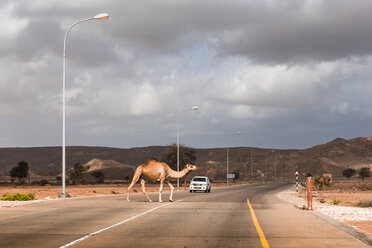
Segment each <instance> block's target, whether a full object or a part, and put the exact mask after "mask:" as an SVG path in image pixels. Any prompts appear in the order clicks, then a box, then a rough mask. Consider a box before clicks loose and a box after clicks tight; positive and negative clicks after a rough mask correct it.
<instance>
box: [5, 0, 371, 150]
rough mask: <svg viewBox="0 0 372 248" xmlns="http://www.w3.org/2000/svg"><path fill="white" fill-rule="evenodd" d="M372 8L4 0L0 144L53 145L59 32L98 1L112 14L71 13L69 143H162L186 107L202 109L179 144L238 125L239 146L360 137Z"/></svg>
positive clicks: (215, 139) (209, 139) (222, 137)
mask: <svg viewBox="0 0 372 248" xmlns="http://www.w3.org/2000/svg"><path fill="white" fill-rule="evenodd" d="M371 7H372V3H371V2H370V1H366V0H357V1H352V2H351V1H346V0H338V1H336V0H329V1H322V0H307V1H306V0H304V1H298V0H282V1H271V0H251V1H243V0H232V1H225V0H213V1H211V0H210V1H200V0H187V1H175V0H162V1H152V0H137V1H129V0H127V1H119V0H107V1H101V0H79V1H76V0H65V1H60V0H48V1H45V0H23V1H2V2H1V3H0V8H2V10H3V15H2V16H1V17H0V28H1V29H2V30H4V32H2V33H1V34H0V39H1V41H2V42H1V43H0V116H1V118H2V119H4V120H6V121H4V122H1V123H0V130H6V132H5V133H4V134H3V135H2V136H0V146H20V145H21V146H22V145H29V146H33V145H56V144H57V145H60V143H61V142H60V141H61V140H60V128H61V127H60V125H61V120H60V119H61V83H62V49H63V36H64V34H65V32H66V30H67V28H68V27H69V26H70V25H71V24H72V23H74V22H76V21H78V20H80V19H82V18H87V17H91V16H94V15H96V14H98V13H101V12H107V13H109V14H110V18H109V20H108V22H103V23H101V22H97V21H90V22H86V23H82V24H79V25H77V26H76V27H74V28H73V29H72V30H71V32H70V34H69V37H68V41H67V80H66V81H67V82H66V83H67V122H68V125H67V136H68V144H69V145H71V144H76V145H106V146H118V147H133V146H144V145H165V144H169V143H172V142H174V141H175V133H176V129H177V121H176V119H177V117H176V116H177V111H179V110H180V109H184V108H188V107H191V106H194V105H199V107H200V110H198V111H196V112H195V113H192V112H193V111H189V112H185V113H184V115H183V116H182V128H181V130H182V131H181V142H182V143H185V144H187V145H191V146H195V147H214V146H225V145H226V140H227V139H229V135H230V134H231V133H234V132H236V131H242V132H243V133H244V134H245V135H246V136H242V137H245V138H242V139H237V140H236V143H235V144H236V145H254V144H256V143H258V142H263V143H264V145H265V146H272V147H283V146H285V147H295V148H296V147H306V146H310V145H315V144H319V143H321V142H325V141H328V140H330V139H332V138H336V137H337V136H340V137H347V138H349V137H353V136H355V135H360V136H363V135H364V136H367V135H369V134H370V132H369V131H368V125H365V123H370V122H372V111H371V110H370V109H372V108H371V101H370V100H369V99H370V95H371V94H372V88H371V87H370V86H369V85H371V80H370V78H371V77H372V72H371V70H370V68H371V67H372V57H371V56H370V54H371V47H372V42H371V40H372V39H371V33H372V32H371V31H370V24H371V22H372V17H371V15H370V13H369V10H370V9H372V8H371ZM20 117H22V118H23V119H22V122H20V121H18V120H20ZM348 119H353V121H345V120H348ZM45 120H47V121H45ZM43 121H44V122H45V123H46V124H42V122H43ZM362 124H363V125H362ZM335 125H337V128H335ZM357 125H359V126H363V129H358V127H357ZM14 127H16V128H14ZM28 127H32V129H28ZM17 129H22V130H24V131H23V133H22V134H21V135H20V134H17V133H18V132H17ZM27 130H31V131H27ZM20 136H22V139H20Z"/></svg>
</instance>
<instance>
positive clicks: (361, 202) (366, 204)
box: [357, 200, 372, 208]
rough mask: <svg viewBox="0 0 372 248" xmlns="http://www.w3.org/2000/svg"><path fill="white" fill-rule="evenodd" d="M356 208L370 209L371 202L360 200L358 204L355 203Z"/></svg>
mask: <svg viewBox="0 0 372 248" xmlns="http://www.w3.org/2000/svg"><path fill="white" fill-rule="evenodd" d="M357 206H358V207H363V208H371V207H372V200H361V201H360V202H358V203H357Z"/></svg>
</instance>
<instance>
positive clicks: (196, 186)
mask: <svg viewBox="0 0 372 248" xmlns="http://www.w3.org/2000/svg"><path fill="white" fill-rule="evenodd" d="M211 187H212V186H211V181H210V180H209V178H208V177H203V176H195V177H193V178H192V179H191V182H190V193H192V192H196V191H204V192H205V193H207V192H208V193H209V192H211Z"/></svg>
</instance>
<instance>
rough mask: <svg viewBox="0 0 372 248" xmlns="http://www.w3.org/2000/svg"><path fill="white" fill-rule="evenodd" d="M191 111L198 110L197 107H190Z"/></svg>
mask: <svg viewBox="0 0 372 248" xmlns="http://www.w3.org/2000/svg"><path fill="white" fill-rule="evenodd" d="M191 109H192V110H198V109H199V107H198V106H194V107H192V108H191Z"/></svg>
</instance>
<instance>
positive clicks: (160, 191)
mask: <svg viewBox="0 0 372 248" xmlns="http://www.w3.org/2000/svg"><path fill="white" fill-rule="evenodd" d="M163 184H164V180H160V187H159V202H163V200H162V199H161V193H162V192H163Z"/></svg>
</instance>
